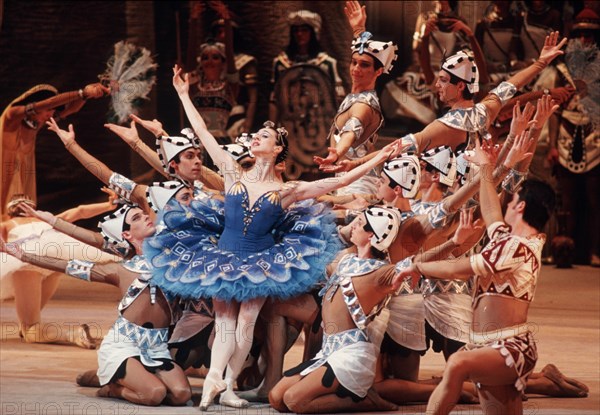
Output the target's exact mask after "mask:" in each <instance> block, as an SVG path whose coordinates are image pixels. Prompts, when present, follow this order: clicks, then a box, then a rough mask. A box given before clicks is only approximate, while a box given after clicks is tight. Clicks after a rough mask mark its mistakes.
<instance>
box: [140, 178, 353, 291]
mask: <svg viewBox="0 0 600 415" xmlns="http://www.w3.org/2000/svg"><path fill="white" fill-rule="evenodd" d="M159 218H160V219H162V221H163V223H164V226H165V228H164V229H162V230H161V232H160V233H159V234H157V235H155V236H153V237H151V238H148V239H146V242H145V244H144V252H145V253H146V256H147V257H148V258H150V260H151V261H152V265H153V279H154V281H155V282H156V284H158V285H159V286H160V287H161V288H162V289H163V290H164V291H166V292H168V293H170V294H173V295H177V296H180V297H182V298H185V299H198V298H217V299H220V300H225V301H231V300H236V301H246V300H250V299H253V298H258V297H276V298H282V299H283V298H290V297H294V296H296V295H299V294H302V293H304V292H307V291H309V290H310V289H311V288H312V287H313V286H315V285H316V284H319V283H320V282H322V281H323V279H324V276H325V266H326V265H327V264H328V263H329V262H330V261H331V260H332V259H333V257H334V256H335V254H336V253H337V252H338V250H339V249H341V243H340V241H339V238H338V236H337V232H336V227H335V223H334V218H333V215H332V214H331V212H330V211H329V209H328V208H327V206H326V205H324V204H322V203H313V202H304V203H301V204H297V205H295V206H294V207H291V208H288V209H283V208H282V207H281V200H280V194H279V192H278V191H271V192H267V193H265V194H263V195H261V196H260V197H259V198H258V199H257V200H256V201H255V202H254V203H253V204H252V205H250V203H249V197H248V192H247V190H246V188H245V186H244V185H243V184H242V183H235V184H234V185H233V186H232V187H231V188H230V189H229V191H228V192H227V194H226V195H225V202H218V201H215V200H210V199H209V200H208V201H207V200H200V201H198V200H195V201H193V202H192V203H191V205H190V206H189V207H185V206H177V207H174V208H173V209H171V210H168V211H164V212H163V213H162V214H161V216H160V217H159Z"/></svg>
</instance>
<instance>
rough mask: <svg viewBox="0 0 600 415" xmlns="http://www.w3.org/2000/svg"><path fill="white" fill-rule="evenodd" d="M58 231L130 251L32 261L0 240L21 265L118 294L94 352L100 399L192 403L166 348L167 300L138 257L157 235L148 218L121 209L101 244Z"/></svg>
mask: <svg viewBox="0 0 600 415" xmlns="http://www.w3.org/2000/svg"><path fill="white" fill-rule="evenodd" d="M32 213H33V212H32ZM39 213H40V212H38V214H39ZM44 213H46V212H41V215H40V216H43V217H45V218H46V219H48V220H50V221H51V220H52V215H49V214H46V215H44ZM48 215H49V216H48ZM54 220H55V221H56V218H54ZM55 225H56V223H55ZM58 226H59V227H63V228H65V229H67V230H69V232H70V233H71V234H73V235H74V236H76V237H77V238H80V239H81V240H88V241H90V242H92V243H94V241H96V242H95V244H96V246H102V245H103V242H104V239H106V240H107V241H108V242H109V243H112V244H114V245H119V246H121V247H125V246H127V247H128V248H127V251H128V255H129V259H128V260H125V261H122V262H108V263H105V264H97V263H94V262H91V261H80V260H70V261H66V260H61V259H57V258H52V257H47V256H41V255H31V254H28V253H24V252H23V251H21V250H20V249H19V247H18V246H16V245H13V244H9V245H7V244H5V242H4V240H0V251H2V252H7V253H9V254H11V255H14V256H15V257H16V258H18V259H20V260H21V261H24V262H28V263H31V264H33V265H37V266H39V267H44V268H48V269H53V270H57V271H62V272H65V273H66V274H68V275H70V276H72V277H75V278H79V279H82V280H84V281H94V282H102V283H105V284H110V285H114V286H116V287H118V288H119V290H120V291H121V293H122V295H123V298H122V300H121V302H120V304H119V307H118V311H119V317H118V318H117V320H116V321H115V323H114V325H113V327H112V328H111V329H110V331H109V332H108V334H107V335H106V336H105V337H104V340H103V341H102V345H101V346H100V349H99V350H98V377H99V380H100V384H101V385H103V387H102V388H101V389H100V390H99V391H98V396H103V397H112V398H120V399H125V400H128V401H130V402H133V403H136V404H139V405H149V406H157V405H160V404H161V403H163V402H164V403H167V404H169V405H184V404H185V403H186V402H187V401H188V400H189V399H190V397H191V388H190V384H189V382H188V380H187V378H186V376H185V375H184V373H183V370H181V368H180V367H179V366H177V365H176V364H175V363H174V362H173V361H172V360H171V355H170V354H169V350H168V348H167V338H168V331H169V325H171V324H173V323H174V321H173V320H174V316H173V312H172V310H171V305H170V302H169V301H170V299H169V298H168V297H167V296H166V295H165V294H164V293H163V292H162V291H161V290H160V288H158V287H157V286H156V285H155V284H154V282H153V281H152V279H151V267H150V265H149V264H148V262H147V260H146V259H145V257H144V255H143V252H142V242H143V240H144V238H147V237H149V236H151V235H152V234H154V233H155V232H156V228H155V227H154V225H153V224H152V222H150V219H149V217H148V215H147V214H145V213H144V212H143V211H142V210H141V209H140V208H138V207H135V206H131V205H125V206H124V207H122V208H121V209H119V210H118V211H117V212H115V213H113V214H111V215H109V216H107V217H106V218H105V220H104V221H103V222H102V224H101V227H102V234H103V236H104V238H102V236H100V235H98V234H96V233H94V232H91V231H87V230H85V229H81V228H78V227H76V226H75V225H72V224H68V223H64V221H63V223H61V224H60V225H58Z"/></svg>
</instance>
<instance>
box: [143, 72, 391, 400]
mask: <svg viewBox="0 0 600 415" xmlns="http://www.w3.org/2000/svg"><path fill="white" fill-rule="evenodd" d="M173 74H174V76H173V86H174V87H175V89H176V91H177V93H178V94H179V97H180V99H181V101H182V103H183V107H184V109H185V111H186V114H187V116H188V119H189V120H190V123H191V124H192V126H193V128H194V131H195V132H196V135H197V136H198V137H199V138H200V140H201V142H202V144H203V145H204V147H205V148H206V151H207V152H208V154H209V155H210V157H211V158H212V159H213V162H214V163H215V165H216V166H217V167H219V169H220V170H221V172H223V175H224V179H225V191H226V193H225V217H224V227H222V229H220V230H219V231H222V235H221V236H220V238H219V241H218V244H217V247H215V246H214V244H212V243H211V242H210V241H211V238H210V237H211V236H213V234H214V232H215V229H216V228H215V227H214V226H213V225H215V224H214V223H213V222H210V218H212V216H211V212H210V211H206V210H202V209H205V207H206V205H202V206H200V205H192V206H191V209H189V210H186V211H185V212H181V211H179V212H178V211H176V210H173V211H169V212H166V213H165V215H164V217H163V220H164V222H165V225H166V226H167V229H168V230H169V231H170V232H162V233H161V234H160V235H157V236H156V237H153V238H149V239H148V240H147V241H146V248H145V249H146V250H147V251H146V252H147V253H148V255H149V257H150V258H152V259H151V260H152V264H153V266H154V269H155V271H154V275H155V277H156V281H157V282H158V283H159V284H160V286H161V287H162V288H163V289H164V290H165V291H167V292H169V293H171V294H174V295H180V296H182V297H184V298H208V297H211V298H213V304H214V309H215V327H216V335H215V343H214V345H213V354H212V356H211V368H210V371H209V373H208V375H207V377H206V381H205V385H204V388H203V394H202V400H201V403H200V408H201V409H203V410H205V409H207V408H208V407H209V406H210V405H211V404H212V401H213V399H214V398H215V396H216V395H217V394H218V393H219V392H221V391H222V390H224V389H227V390H226V391H225V392H224V393H223V394H222V396H221V400H220V402H221V404H223V405H227V406H233V407H244V406H247V405H248V403H247V401H245V400H243V399H239V398H238V397H237V396H236V395H235V394H234V392H233V383H234V381H235V379H236V378H237V376H238V374H239V372H240V370H241V368H242V365H243V363H244V360H245V359H246V356H247V355H248V352H249V350H250V347H251V345H252V338H253V329H254V324H255V321H256V318H257V316H258V313H259V312H260V309H261V308H262V306H263V304H264V302H265V299H266V298H267V297H276V298H290V297H293V296H295V295H298V294H301V293H304V292H307V291H308V290H309V289H310V288H311V287H312V286H313V284H314V283H315V282H317V281H318V280H319V279H320V278H321V276H322V275H323V272H324V268H325V265H326V264H327V263H328V262H329V261H330V260H331V259H332V258H333V256H334V255H335V253H337V249H338V247H339V241H338V239H337V236H336V234H335V224H334V223H333V220H332V217H331V216H330V215H329V214H328V211H327V210H325V207H324V205H322V204H314V205H308V204H303V205H301V204H299V203H298V202H300V201H303V200H307V199H312V198H315V197H318V196H320V195H323V194H325V193H327V192H330V191H332V190H335V189H337V188H339V187H342V186H345V185H347V184H349V183H351V182H352V181H353V180H356V179H357V178H359V177H361V176H362V175H363V174H364V173H366V172H367V171H369V170H370V169H372V168H373V167H375V166H376V165H377V164H379V163H381V162H383V161H384V160H385V159H386V158H387V157H388V155H389V154H391V152H393V151H395V150H396V149H395V148H393V147H390V148H389V149H388V151H384V152H382V153H383V154H382V155H380V156H378V157H377V158H374V159H373V160H372V161H370V162H369V163H366V164H365V165H363V166H360V167H358V168H357V169H355V170H353V171H351V172H349V173H348V174H347V175H346V176H344V177H343V178H340V179H336V180H331V179H324V180H318V181H315V182H311V183H308V182H295V183H291V184H287V185H284V184H282V183H281V181H279V180H277V179H276V172H275V170H276V168H275V166H276V164H278V163H280V162H281V161H283V160H285V157H286V153H287V131H285V129H282V128H279V129H276V128H275V126H274V124H273V123H271V122H267V123H265V127H264V128H262V129H260V130H259V131H258V132H257V134H256V135H255V136H254V138H253V140H252V142H251V151H252V153H253V154H254V156H255V158H256V162H255V165H254V166H253V167H252V168H250V169H248V170H243V169H242V168H241V167H240V166H239V164H238V163H237V162H236V161H235V160H234V159H233V158H232V157H231V156H230V155H229V154H228V153H227V152H226V151H225V150H224V149H223V148H221V146H220V145H219V144H218V142H217V141H216V140H215V138H214V137H213V136H212V134H211V133H210V132H209V131H208V129H207V127H206V124H205V123H204V120H203V119H202V117H201V115H200V114H199V113H198V111H197V110H196V108H195V107H194V105H193V103H192V100H191V99H190V97H189V80H188V76H187V75H185V76H184V77H183V78H182V73H181V69H180V68H179V67H178V66H177V65H176V66H175V67H174V68H173ZM292 204H295V206H296V207H295V208H294V209H291V210H290V209H288V208H290V207H291V206H292ZM196 208H197V210H194V209H196ZM188 216H192V218H191V220H190V218H189V217H188ZM194 216H195V217H194ZM217 225H218V224H217ZM278 225H279V226H278ZM217 227H218V226H217ZM274 230H275V233H276V234H281V235H282V236H277V238H278V239H280V240H281V241H282V242H280V243H277V244H276V243H275V238H274V236H273V233H274V232H273V231H274ZM232 334H235V337H231V335H232ZM226 366H227V369H228V370H227V374H226V379H225V381H224V380H223V378H222V375H223V371H224V370H225V368H226Z"/></svg>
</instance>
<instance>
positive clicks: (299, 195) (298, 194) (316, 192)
mask: <svg viewBox="0 0 600 415" xmlns="http://www.w3.org/2000/svg"><path fill="white" fill-rule="evenodd" d="M398 145H399V144H397V143H394V144H393V145H389V146H386V147H384V148H383V149H382V150H381V151H379V152H378V153H377V155H376V156H375V157H373V158H372V159H371V160H369V161H367V162H366V163H364V164H362V165H360V166H358V167H356V168H354V169H352V170H350V171H349V172H348V173H346V174H345V175H343V176H341V177H329V178H326V179H321V180H315V181H313V182H299V184H298V185H297V186H296V187H294V188H293V189H290V190H289V191H288V192H287V193H284V194H283V195H282V196H283V200H282V206H283V207H287V206H289V205H290V204H292V203H294V202H297V201H300V200H305V199H312V198H315V197H319V196H322V195H324V194H326V193H329V192H331V191H333V190H336V189H339V188H340V187H344V186H348V185H349V184H350V183H352V182H354V181H355V180H357V179H359V178H361V177H362V176H364V175H365V174H366V173H368V172H369V171H370V170H372V169H373V168H375V167H376V166H377V165H379V164H381V163H383V162H384V161H386V160H387V159H388V158H389V157H390V156H391V155H392V154H394V153H396V152H397V146H398Z"/></svg>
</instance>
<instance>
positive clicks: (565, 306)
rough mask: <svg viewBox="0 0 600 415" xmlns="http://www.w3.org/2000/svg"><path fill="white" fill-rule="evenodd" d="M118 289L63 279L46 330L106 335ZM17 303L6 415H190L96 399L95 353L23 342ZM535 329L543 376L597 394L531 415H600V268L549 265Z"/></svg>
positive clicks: (9, 322) (553, 401)
mask: <svg viewBox="0 0 600 415" xmlns="http://www.w3.org/2000/svg"><path fill="white" fill-rule="evenodd" d="M118 301H119V294H118V292H117V289H116V288H113V287H109V286H106V285H102V284H92V285H90V284H89V283H85V282H82V281H79V280H75V279H73V278H67V277H63V279H62V280H61V283H60V286H59V289H58V291H57V293H56V294H55V296H54V298H53V299H52V300H51V301H50V303H49V304H48V306H47V307H46V309H45V310H44V311H43V322H44V329H45V330H48V333H52V330H54V331H56V330H62V329H64V328H65V327H68V326H69V325H78V324H81V323H88V324H89V325H90V326H91V327H92V332H94V331H96V332H97V334H98V335H101V334H103V333H106V332H107V331H108V328H109V327H110V325H111V324H112V322H113V321H114V319H115V318H116V315H117V312H116V306H117V303H118ZM16 321H17V319H16V314H15V310H14V303H13V302H12V301H6V302H3V303H0V324H1V327H0V329H1V331H0V414H3V415H13V414H69V415H75V414H102V415H117V414H119V415H132V414H190V413H194V412H191V411H195V410H196V409H192V408H190V407H182V408H174V407H166V406H162V407H158V408H149V407H143V406H136V405H132V404H128V403H126V402H124V401H119V400H113V399H100V398H96V397H95V392H96V389H93V388H80V387H78V386H77V384H76V383H75V376H76V375H77V374H78V373H80V372H82V371H84V370H87V369H92V368H96V367H97V363H96V352H95V351H91V350H83V349H80V348H77V347H68V346H62V345H37V344H36V345H32V344H26V343H23V342H22V341H21V340H20V339H19V337H18V334H17V333H18V330H17V323H16ZM530 323H531V324H533V325H534V326H535V327H536V328H537V329H538V331H537V332H536V333H535V335H536V339H537V341H538V351H539V360H538V366H537V367H536V370H540V369H541V368H542V367H543V366H545V365H546V364H548V363H554V364H556V366H558V367H559V368H560V369H561V370H562V372H563V373H564V374H565V375H567V376H571V377H575V378H577V379H579V380H581V381H583V382H584V383H586V384H587V385H588V386H589V388H590V394H589V397H587V398H583V399H566V398H562V399H559V398H549V397H541V396H530V397H529V400H528V401H526V402H524V413H525V414H532V415H533V414H536V415H541V414H548V415H550V414H551V415H561V414H577V415H582V414H599V413H600V269H598V268H591V267H584V266H578V267H576V268H573V269H568V270H558V269H555V268H554V267H549V266H544V268H543V270H542V275H541V278H540V282H539V286H538V288H537V293H536V298H535V300H534V302H533V306H532V309H531V311H530ZM301 353H302V352H301V346H299V345H296V346H294V348H293V349H292V351H291V352H290V353H289V354H288V356H286V367H290V366H293V365H295V364H296V363H298V362H299V359H300V357H301ZM443 366H444V361H443V358H442V357H441V356H440V355H437V354H431V353H429V354H427V355H426V356H424V358H423V359H422V363H421V378H428V377H431V376H432V375H436V374H440V373H441V371H442V369H443ZM191 383H192V387H193V392H194V398H195V399H199V395H200V393H201V385H202V380H201V379H196V378H192V379H191ZM424 409H425V406H424V405H407V406H402V407H401V408H400V410H399V411H398V412H397V413H401V414H422V413H424ZM210 412H218V413H232V414H233V413H238V412H239V413H243V414H271V413H277V412H276V411H274V410H272V409H270V407H269V406H268V405H265V404H262V405H256V406H252V407H251V408H248V409H242V410H234V409H231V408H226V407H222V406H219V405H215V406H213V407H212V408H211V411H210ZM453 413H455V414H469V415H475V414H480V413H481V411H480V409H479V407H478V406H477V405H469V406H458V407H457V408H456V410H455V411H454V412H453Z"/></svg>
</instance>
